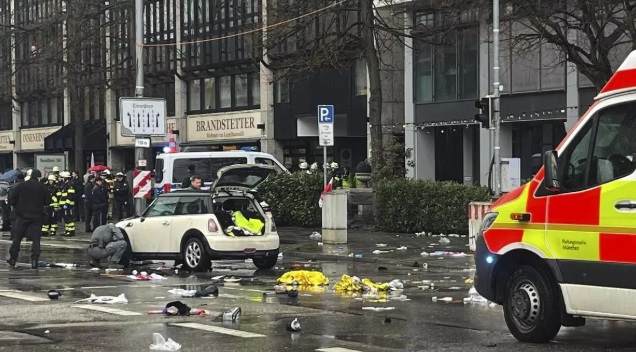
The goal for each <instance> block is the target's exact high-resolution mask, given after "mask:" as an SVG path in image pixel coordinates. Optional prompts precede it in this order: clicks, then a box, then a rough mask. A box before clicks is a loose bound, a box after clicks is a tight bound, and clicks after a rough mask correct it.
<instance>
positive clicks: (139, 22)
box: [135, 0, 146, 216]
mask: <svg viewBox="0 0 636 352" xmlns="http://www.w3.org/2000/svg"><path fill="white" fill-rule="evenodd" d="M143 42H144V0H135V53H136V56H135V57H136V59H137V79H136V81H135V96H136V97H137V98H141V97H143V96H144V48H143V47H142V46H141V44H142V43H143ZM139 137H141V136H135V167H136V168H137V170H145V169H146V167H145V165H143V166H142V165H141V163H140V161H141V160H144V161H145V157H146V156H145V150H144V148H141V147H137V145H138V144H137V139H139ZM145 209H146V199H145V198H135V214H136V215H137V216H141V214H143V212H144V210H145Z"/></svg>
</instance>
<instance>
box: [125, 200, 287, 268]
mask: <svg viewBox="0 0 636 352" xmlns="http://www.w3.org/2000/svg"><path fill="white" fill-rule="evenodd" d="M117 226H118V227H119V228H121V229H122V230H123V231H124V233H125V235H126V238H127V240H128V241H129V244H130V246H131V249H132V252H133V258H135V259H137V260H142V259H153V260H156V259H168V260H176V261H177V262H178V263H183V265H184V267H185V268H187V269H190V270H194V271H206V270H208V269H210V267H211V260H218V259H247V258H251V259H252V260H253V262H254V265H255V266H256V267H257V268H259V269H271V268H272V267H274V265H276V260H277V258H278V252H279V238H278V233H277V232H276V226H275V224H274V221H273V220H272V219H271V218H270V217H269V216H267V215H266V214H265V211H264V210H263V207H262V206H261V205H260V204H259V202H258V201H257V199H256V198H255V196H254V195H253V194H251V193H250V192H247V191H245V190H239V189H233V190H230V189H215V190H213V191H212V192H210V191H204V190H180V191H175V192H170V193H165V194H161V195H159V196H158V197H157V198H156V199H155V201H154V202H152V204H150V206H148V208H147V209H146V211H145V212H144V213H143V215H142V216H141V217H138V218H133V219H127V220H124V221H121V222H119V223H118V224H117Z"/></svg>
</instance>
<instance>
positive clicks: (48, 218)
mask: <svg viewBox="0 0 636 352" xmlns="http://www.w3.org/2000/svg"><path fill="white" fill-rule="evenodd" d="M46 187H47V188H48V190H49V193H51V204H49V206H48V207H46V209H44V221H43V222H42V236H55V234H56V233H57V221H58V217H57V214H58V213H59V211H60V205H59V203H58V198H57V193H58V188H57V182H56V181H55V175H49V176H48V178H47V181H46Z"/></svg>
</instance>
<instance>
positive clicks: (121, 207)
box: [113, 172, 130, 221]
mask: <svg viewBox="0 0 636 352" xmlns="http://www.w3.org/2000/svg"><path fill="white" fill-rule="evenodd" d="M114 188H115V190H114V195H115V209H114V214H113V219H117V221H121V220H122V219H124V214H127V213H128V210H127V205H128V197H129V193H130V187H129V186H128V182H126V180H124V174H123V173H121V172H118V173H117V175H116V179H115V184H114Z"/></svg>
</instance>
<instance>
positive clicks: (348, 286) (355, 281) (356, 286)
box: [333, 275, 389, 292]
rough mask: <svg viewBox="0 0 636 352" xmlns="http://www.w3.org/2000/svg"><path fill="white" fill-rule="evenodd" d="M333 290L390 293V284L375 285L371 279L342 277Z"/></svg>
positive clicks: (380, 283) (379, 283)
mask: <svg viewBox="0 0 636 352" xmlns="http://www.w3.org/2000/svg"><path fill="white" fill-rule="evenodd" d="M333 289H334V291H336V292H358V291H388V290H389V284H388V283H386V282H378V283H375V282H373V281H371V280H369V279H363V280H360V278H358V277H356V276H353V277H351V276H349V275H342V278H341V279H340V281H338V282H336V284H335V285H334V286H333Z"/></svg>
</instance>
